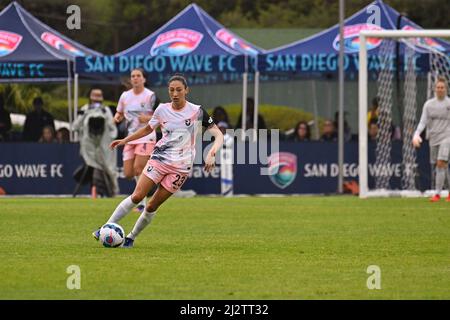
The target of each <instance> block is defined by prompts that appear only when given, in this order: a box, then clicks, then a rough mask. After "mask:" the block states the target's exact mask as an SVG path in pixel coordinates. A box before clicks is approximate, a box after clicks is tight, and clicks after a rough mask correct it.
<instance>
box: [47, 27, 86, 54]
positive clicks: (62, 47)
mask: <svg viewBox="0 0 450 320" xmlns="http://www.w3.org/2000/svg"><path fill="white" fill-rule="evenodd" d="M41 39H42V40H43V41H44V42H45V43H47V44H49V45H50V46H52V47H53V48H55V49H56V50H59V51H61V52H64V53H66V54H68V55H71V56H78V57H84V55H85V54H84V52H82V51H80V50H78V49H77V48H75V47H74V46H72V45H71V44H70V43H68V42H66V41H64V40H63V39H61V38H60V37H58V36H57V35H54V34H53V33H50V32H44V33H42V34H41Z"/></svg>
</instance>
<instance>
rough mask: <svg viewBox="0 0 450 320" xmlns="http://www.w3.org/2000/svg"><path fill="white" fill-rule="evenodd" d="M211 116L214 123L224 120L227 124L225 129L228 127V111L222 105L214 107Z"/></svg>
mask: <svg viewBox="0 0 450 320" xmlns="http://www.w3.org/2000/svg"><path fill="white" fill-rule="evenodd" d="M211 116H212V118H213V120H214V123H215V124H218V123H219V122H225V123H226V124H227V129H228V128H229V127H230V120H229V118H228V113H227V111H226V110H225V109H224V108H223V107H222V106H217V107H215V108H214V110H213V112H212V114H211Z"/></svg>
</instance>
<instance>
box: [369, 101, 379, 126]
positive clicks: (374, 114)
mask: <svg viewBox="0 0 450 320" xmlns="http://www.w3.org/2000/svg"><path fill="white" fill-rule="evenodd" d="M378 106H379V99H378V97H375V98H373V99H372V105H371V107H370V110H369V112H368V113H367V123H368V124H370V122H371V121H372V120H374V121H378V116H379V115H380V109H379V108H378Z"/></svg>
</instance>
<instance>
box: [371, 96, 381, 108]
mask: <svg viewBox="0 0 450 320" xmlns="http://www.w3.org/2000/svg"><path fill="white" fill-rule="evenodd" d="M379 100H380V99H379V98H378V97H374V98H373V99H372V106H373V107H376V108H378V103H379Z"/></svg>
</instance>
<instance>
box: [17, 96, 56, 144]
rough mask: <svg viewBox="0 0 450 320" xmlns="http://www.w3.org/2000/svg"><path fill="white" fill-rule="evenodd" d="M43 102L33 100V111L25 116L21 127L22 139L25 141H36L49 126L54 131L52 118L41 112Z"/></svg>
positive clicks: (39, 99)
mask: <svg viewBox="0 0 450 320" xmlns="http://www.w3.org/2000/svg"><path fill="white" fill-rule="evenodd" d="M43 105H44V101H43V100H42V98H41V97H37V98H34V100H33V107H34V111H31V112H30V113H28V114H27V117H26V119H25V125H24V127H23V139H24V140H25V141H38V140H39V138H40V137H41V134H42V129H43V128H44V127H45V126H50V127H52V128H53V131H55V124H54V121H53V116H52V115H51V114H50V113H48V112H47V111H45V110H43V108H42V107H43Z"/></svg>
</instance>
